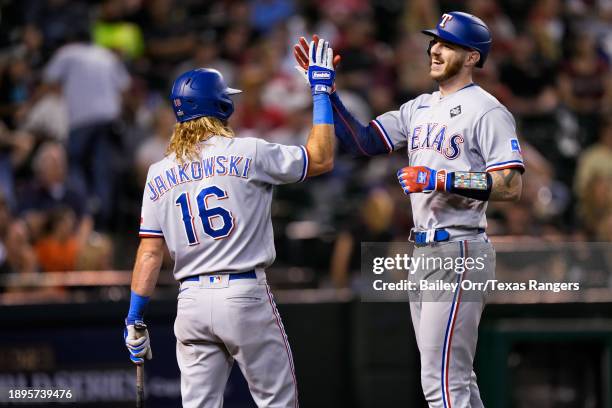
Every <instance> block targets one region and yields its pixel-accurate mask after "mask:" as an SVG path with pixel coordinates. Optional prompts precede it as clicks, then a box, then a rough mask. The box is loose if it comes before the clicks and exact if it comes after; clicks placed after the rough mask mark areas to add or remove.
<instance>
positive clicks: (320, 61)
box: [308, 39, 336, 95]
mask: <svg viewBox="0 0 612 408" xmlns="http://www.w3.org/2000/svg"><path fill="white" fill-rule="evenodd" d="M333 59H334V51H333V50H332V48H331V47H330V46H329V43H328V42H327V41H325V40H323V39H320V40H319V42H318V43H315V42H314V41H311V42H310V52H309V53H308V82H309V83H310V89H311V90H312V94H313V95H316V94H320V93H326V94H328V95H329V94H330V93H332V90H333V88H334V80H335V78H336V72H335V70H334V63H333Z"/></svg>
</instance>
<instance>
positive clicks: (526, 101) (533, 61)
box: [499, 33, 558, 133]
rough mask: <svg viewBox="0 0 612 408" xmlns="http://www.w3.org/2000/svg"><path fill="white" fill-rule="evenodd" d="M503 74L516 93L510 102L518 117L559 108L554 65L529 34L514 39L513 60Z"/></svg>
mask: <svg viewBox="0 0 612 408" xmlns="http://www.w3.org/2000/svg"><path fill="white" fill-rule="evenodd" d="M499 71H500V80H501V82H502V83H504V84H505V85H506V86H507V87H508V89H509V90H510V92H511V94H512V97H511V98H510V99H509V100H508V101H507V103H508V108H509V109H510V110H511V111H512V113H514V114H515V115H516V114H518V115H521V116H537V115H542V114H545V113H550V112H551V111H553V110H554V109H555V108H556V106H557V103H558V98H557V92H556V83H555V70H554V66H553V65H552V64H551V63H550V62H549V61H547V60H546V59H544V58H543V57H542V55H541V54H539V53H538V51H537V44H536V43H535V41H534V40H533V38H532V37H530V36H529V35H527V34H525V33H523V34H521V35H519V36H518V37H517V38H516V39H515V40H514V43H513V44H512V47H511V53H510V58H509V59H508V60H507V61H506V62H505V63H503V64H502V65H501V66H500V69H499ZM549 120H550V118H549ZM526 133H529V132H526Z"/></svg>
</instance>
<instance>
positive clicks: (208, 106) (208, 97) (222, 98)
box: [170, 68, 242, 122]
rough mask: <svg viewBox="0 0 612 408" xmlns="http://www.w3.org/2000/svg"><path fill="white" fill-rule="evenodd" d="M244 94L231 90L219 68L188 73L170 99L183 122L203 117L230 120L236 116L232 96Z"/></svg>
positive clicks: (177, 83)
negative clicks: (233, 115)
mask: <svg viewBox="0 0 612 408" xmlns="http://www.w3.org/2000/svg"><path fill="white" fill-rule="evenodd" d="M240 92H242V91H241V90H239V89H233V88H229V87H228V86H227V85H226V84H225V80H224V79H223V75H221V73H220V72H219V71H217V70H216V69H210V68H198V69H193V70H191V71H187V72H185V73H184V74H182V75H181V76H179V77H178V78H177V79H176V81H174V84H173V85H172V92H171V94H170V99H171V101H172V108H173V109H174V114H175V115H176V120H177V121H179V122H186V121H188V120H192V119H196V118H199V117H202V116H212V117H215V118H219V119H221V120H227V119H228V118H229V117H230V116H231V115H232V113H234V103H233V102H232V100H231V98H230V95H234V94H237V93H240Z"/></svg>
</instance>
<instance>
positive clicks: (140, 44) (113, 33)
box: [93, 0, 144, 59]
mask: <svg viewBox="0 0 612 408" xmlns="http://www.w3.org/2000/svg"><path fill="white" fill-rule="evenodd" d="M125 12H126V4H125V2H124V1H123V0H105V1H103V2H102V4H101V5H100V10H99V16H98V19H97V21H96V22H95V23H94V24H93V38H94V42H95V43H96V44H98V45H101V46H103V47H106V48H110V49H111V50H114V51H117V52H118V53H119V54H120V55H122V56H123V57H124V58H127V59H134V58H137V57H140V56H141V55H142V54H143V52H144V41H143V38H142V32H141V31H140V27H139V26H138V25H136V24H134V23H131V22H128V21H125V20H124V17H125Z"/></svg>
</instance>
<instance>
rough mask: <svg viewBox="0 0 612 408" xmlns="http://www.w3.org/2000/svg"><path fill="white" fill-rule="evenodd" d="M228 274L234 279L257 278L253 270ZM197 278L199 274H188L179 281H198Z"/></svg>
mask: <svg viewBox="0 0 612 408" xmlns="http://www.w3.org/2000/svg"><path fill="white" fill-rule="evenodd" d="M228 275H229V280H236V279H257V274H256V273H255V271H247V272H240V273H230V274H228ZM211 276H212V275H211ZM199 280H200V275H195V276H189V277H187V278H185V279H183V280H181V282H193V281H199Z"/></svg>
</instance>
